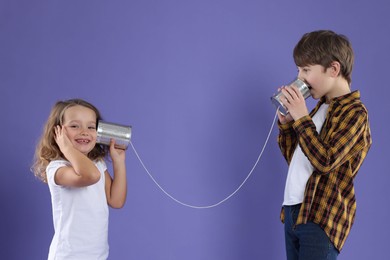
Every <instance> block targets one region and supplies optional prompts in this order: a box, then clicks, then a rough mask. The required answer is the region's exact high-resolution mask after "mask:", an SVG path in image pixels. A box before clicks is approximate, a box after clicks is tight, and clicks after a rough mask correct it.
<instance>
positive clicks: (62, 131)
mask: <svg viewBox="0 0 390 260" xmlns="http://www.w3.org/2000/svg"><path fill="white" fill-rule="evenodd" d="M54 133H55V137H54V138H55V141H56V143H57V145H58V147H59V148H60V150H61V151H62V152H64V150H65V149H66V148H67V147H73V144H72V142H71V141H70V140H69V137H68V135H67V132H66V128H65V126H59V125H57V126H55V127H54Z"/></svg>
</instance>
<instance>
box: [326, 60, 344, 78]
mask: <svg viewBox="0 0 390 260" xmlns="http://www.w3.org/2000/svg"><path fill="white" fill-rule="evenodd" d="M328 70H329V72H330V75H331V76H333V77H338V76H339V75H340V70H341V65H340V63H339V62H338V61H333V62H332V63H331V64H330V66H329V68H328Z"/></svg>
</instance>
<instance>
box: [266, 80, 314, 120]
mask: <svg viewBox="0 0 390 260" xmlns="http://www.w3.org/2000/svg"><path fill="white" fill-rule="evenodd" d="M291 85H295V86H297V87H298V89H299V91H300V92H301V93H302V96H303V97H304V98H305V99H306V98H308V97H310V89H309V85H307V84H306V83H305V82H304V81H303V80H301V79H298V78H296V79H294V80H293V81H292V82H290V83H289V84H287V86H291ZM281 97H283V94H282V92H281V91H279V92H277V93H275V94H274V95H273V96H272V97H271V102H272V104H274V105H275V107H276V108H277V109H279V112H280V113H281V114H282V115H287V114H288V111H287V108H286V107H284V106H283V103H282V102H281V101H280V98H281Z"/></svg>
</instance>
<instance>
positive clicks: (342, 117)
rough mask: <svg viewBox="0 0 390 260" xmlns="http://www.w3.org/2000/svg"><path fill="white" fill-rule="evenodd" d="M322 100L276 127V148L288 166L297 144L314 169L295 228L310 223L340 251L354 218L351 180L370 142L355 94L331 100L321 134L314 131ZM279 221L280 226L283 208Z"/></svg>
mask: <svg viewBox="0 0 390 260" xmlns="http://www.w3.org/2000/svg"><path fill="white" fill-rule="evenodd" d="M324 102H325V98H322V99H321V100H320V101H319V102H318V104H317V106H316V107H315V108H314V109H313V111H312V112H311V113H310V115H309V116H305V117H302V118H300V119H299V120H297V121H295V122H294V121H293V122H291V123H288V124H284V125H281V124H280V123H279V136H278V144H279V147H280V150H281V151H282V154H283V156H284V157H285V159H286V161H287V163H288V164H289V163H290V162H291V159H292V156H293V154H294V151H295V148H296V147H297V144H298V143H299V145H300V147H301V149H302V151H303V153H304V154H305V155H306V157H307V158H308V160H309V161H310V163H311V164H312V165H313V167H314V171H313V173H312V175H311V176H310V178H309V180H308V181H307V184H306V189H305V195H304V201H303V203H302V206H301V209H300V212H299V215H298V219H297V222H296V225H299V224H305V223H307V222H309V221H311V222H314V223H316V224H318V225H319V226H320V227H321V228H322V229H323V230H324V231H325V232H326V234H327V235H328V237H329V238H330V240H331V241H332V242H333V244H334V245H335V247H336V248H337V249H338V250H339V251H341V249H342V247H343V245H344V243H345V240H346V238H347V236H348V234H349V232H350V230H351V227H352V224H353V222H354V218H355V212H356V200H355V190H354V183H353V181H354V178H355V176H356V174H357V172H358V170H359V168H360V166H361V165H362V163H363V160H364V158H365V157H366V155H367V152H368V150H369V149H370V146H371V143H372V139H371V133H370V126H369V120H368V113H367V109H366V108H365V106H364V105H363V103H362V102H361V100H360V93H359V91H354V92H352V93H350V94H347V95H344V96H341V97H337V98H334V99H333V100H331V102H330V104H329V108H328V112H327V116H326V119H325V122H324V124H323V126H322V129H321V132H320V133H317V131H316V127H315V125H314V123H313V121H312V119H311V117H312V116H313V115H314V114H315V113H316V112H317V110H318V108H319V107H320V106H321V104H323V103H324ZM281 220H282V221H283V222H284V211H283V209H282V212H281Z"/></svg>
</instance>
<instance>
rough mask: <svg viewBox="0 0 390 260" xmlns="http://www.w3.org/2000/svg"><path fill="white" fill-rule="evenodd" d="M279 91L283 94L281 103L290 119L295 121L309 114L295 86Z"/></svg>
mask: <svg viewBox="0 0 390 260" xmlns="http://www.w3.org/2000/svg"><path fill="white" fill-rule="evenodd" d="M281 91H282V93H283V97H282V98H281V101H282V103H283V105H284V106H285V107H286V108H287V110H288V112H289V115H290V116H291V117H292V119H294V120H295V121H296V120H298V119H300V118H301V117H304V116H307V115H308V114H309V111H308V110H307V107H306V101H305V98H304V97H303V95H302V93H301V92H300V91H299V89H298V88H297V87H296V86H294V85H292V86H286V87H283V88H282V90H281ZM281 123H282V121H281Z"/></svg>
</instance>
